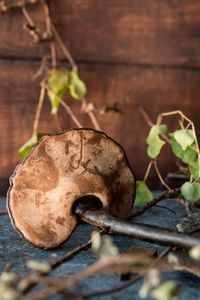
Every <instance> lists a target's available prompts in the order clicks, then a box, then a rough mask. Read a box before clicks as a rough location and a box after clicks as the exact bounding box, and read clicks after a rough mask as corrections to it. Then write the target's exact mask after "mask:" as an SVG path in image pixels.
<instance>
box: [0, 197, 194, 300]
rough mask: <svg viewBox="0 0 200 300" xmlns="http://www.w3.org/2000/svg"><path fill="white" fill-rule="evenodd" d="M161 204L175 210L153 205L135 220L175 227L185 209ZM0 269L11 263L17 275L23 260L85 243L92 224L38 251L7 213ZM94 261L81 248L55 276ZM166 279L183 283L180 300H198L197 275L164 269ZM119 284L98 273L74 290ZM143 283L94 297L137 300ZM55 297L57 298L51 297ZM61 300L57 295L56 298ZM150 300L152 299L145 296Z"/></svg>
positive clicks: (126, 243)
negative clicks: (17, 229) (65, 240)
mask: <svg viewBox="0 0 200 300" xmlns="http://www.w3.org/2000/svg"><path fill="white" fill-rule="evenodd" d="M1 200H2V201H0V209H4V208H5V198H2V199H1ZM162 206H165V207H169V208H171V209H172V210H173V211H174V213H172V212H171V211H169V210H166V209H164V208H161V207H154V208H152V209H150V210H149V211H148V212H146V213H145V214H144V215H143V216H141V217H138V218H136V220H137V221H140V222H143V223H148V224H157V225H159V226H163V227H175V226H176V224H177V223H179V222H180V220H181V219H182V217H183V216H185V210H184V208H183V207H182V206H181V205H180V204H178V203H176V202H175V201H173V200H166V201H162ZM0 230H1V234H0V257H1V260H0V272H2V271H3V269H4V268H5V266H6V264H7V263H8V262H11V263H12V270H13V271H14V272H16V273H18V274H21V275H23V274H26V273H27V272H28V271H27V269H26V267H25V262H26V261H27V260H29V259H45V260H47V261H52V259H53V257H52V254H56V255H57V256H61V255H63V254H65V253H67V252H68V251H70V250H72V249H73V248H75V247H77V246H78V245H80V244H81V243H83V242H86V241H87V240H88V239H89V237H90V233H91V232H92V231H93V230H94V227H92V226H89V225H83V224H81V225H80V226H78V227H77V229H76V230H75V231H74V233H73V235H72V236H71V238H70V239H69V240H68V242H66V243H64V244H63V245H61V246H60V247H59V248H57V249H54V250H41V249H38V248H35V247H33V246H32V245H30V244H28V243H27V242H26V241H24V240H23V239H22V238H21V237H20V236H19V235H18V234H17V233H16V232H15V230H14V229H13V228H12V225H11V223H10V220H9V218H8V216H3V217H0ZM113 240H114V242H115V244H116V245H117V246H118V248H119V249H120V251H124V250H127V249H128V248H134V247H138V248H139V247H146V248H152V247H155V248H157V249H158V251H161V250H162V249H164V248H163V247H160V246H157V245H153V244H149V243H146V242H142V241H138V240H136V239H133V238H129V237H124V236H120V235H119V236H117V235H116V236H113ZM95 261H96V257H95V256H94V254H92V252H91V250H87V251H83V252H81V253H80V254H78V255H77V256H75V257H74V258H73V259H72V260H70V261H68V262H66V263H65V264H63V265H62V266H61V267H59V268H58V269H56V270H55V271H54V272H53V273H54V275H56V276H69V275H71V274H74V273H77V272H79V271H81V270H83V269H85V268H86V267H87V266H88V265H90V264H92V263H93V262H95ZM164 276H165V278H166V279H172V280H175V281H177V282H178V283H179V284H181V286H182V293H181V297H180V300H186V299H187V300H188V299H190V300H193V299H194V300H198V299H200V293H199V286H200V278H198V277H197V276H194V275H192V274H190V273H187V272H175V271H173V272H169V271H168V272H164ZM120 283H122V281H121V280H120V278H119V277H117V276H114V275H110V274H100V275H97V276H95V277H93V278H91V279H89V280H87V281H83V282H80V283H79V284H77V285H76V287H75V291H77V292H79V293H81V294H87V293H89V292H92V291H97V290H102V289H108V288H111V287H114V286H116V285H118V284H120ZM141 284H142V282H141V281H140V282H138V283H137V284H135V285H133V286H131V287H129V288H127V289H125V290H123V291H121V292H118V293H115V294H112V295H110V296H109V297H105V296H104V297H101V298H100V297H99V298H94V299H105V300H110V299H122V298H123V299H130V300H138V299H139V296H138V288H139V287H140V286H141ZM52 299H57V298H55V297H54V298H52ZM59 299H60V298H59ZM147 299H148V300H150V299H151V298H147Z"/></svg>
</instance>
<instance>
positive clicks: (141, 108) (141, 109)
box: [139, 107, 154, 127]
mask: <svg viewBox="0 0 200 300" xmlns="http://www.w3.org/2000/svg"><path fill="white" fill-rule="evenodd" d="M139 110H140V112H141V114H142V115H143V117H144V119H145V120H146V122H147V124H148V125H149V126H150V127H153V125H154V124H153V122H152V121H151V120H150V117H149V115H148V113H147V112H146V110H145V109H144V108H143V107H140V108H139Z"/></svg>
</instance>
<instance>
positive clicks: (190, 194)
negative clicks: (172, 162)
mask: <svg viewBox="0 0 200 300" xmlns="http://www.w3.org/2000/svg"><path fill="white" fill-rule="evenodd" d="M181 194H182V195H183V197H184V198H185V199H186V200H188V201H189V202H191V203H194V202H196V201H197V200H199V199H200V184H199V183H190V182H185V183H184V184H183V185H182V186H181Z"/></svg>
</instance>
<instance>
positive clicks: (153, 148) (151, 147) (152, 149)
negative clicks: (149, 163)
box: [146, 124, 167, 159]
mask: <svg viewBox="0 0 200 300" xmlns="http://www.w3.org/2000/svg"><path fill="white" fill-rule="evenodd" d="M166 131H167V126H166V125H165V124H161V125H154V126H152V128H151V130H150V132H149V135H148V137H147V139H146V142H147V145H148V148H147V153H148V156H149V157H150V158H153V159H154V158H156V157H157V156H158V155H159V154H160V151H161V149H162V147H163V146H164V144H165V142H164V141H163V140H161V138H160V137H159V135H160V134H164V133H166Z"/></svg>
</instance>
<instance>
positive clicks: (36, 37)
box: [21, 6, 41, 43]
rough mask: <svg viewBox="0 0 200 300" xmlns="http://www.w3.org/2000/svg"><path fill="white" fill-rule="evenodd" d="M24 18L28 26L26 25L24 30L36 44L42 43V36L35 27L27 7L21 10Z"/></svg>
mask: <svg viewBox="0 0 200 300" xmlns="http://www.w3.org/2000/svg"><path fill="white" fill-rule="evenodd" d="M21 10H22V13H23V15H24V18H25V20H26V24H25V25H24V27H23V28H24V29H25V30H26V31H28V32H29V34H30V35H31V36H32V37H33V40H34V42H35V43H39V42H40V41H41V36H40V32H39V29H38V28H37V27H36V26H35V23H34V22H33V20H32V18H31V16H30V15H29V13H28V11H27V9H26V7H25V6H22V8H21Z"/></svg>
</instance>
